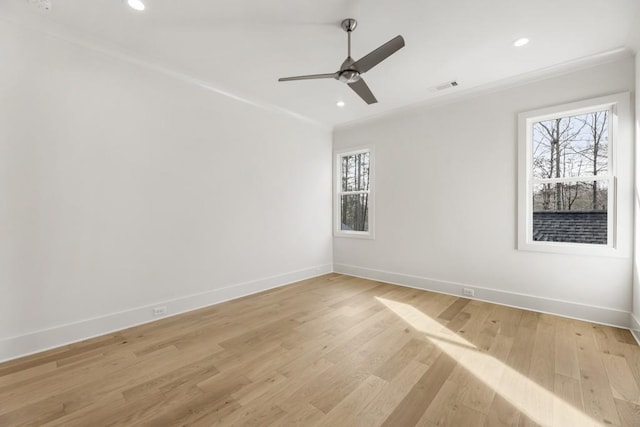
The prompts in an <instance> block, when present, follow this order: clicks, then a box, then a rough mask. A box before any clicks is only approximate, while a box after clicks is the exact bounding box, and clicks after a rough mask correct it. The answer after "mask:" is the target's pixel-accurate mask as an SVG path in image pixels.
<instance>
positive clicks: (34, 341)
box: [0, 264, 333, 362]
mask: <svg viewBox="0 0 640 427" xmlns="http://www.w3.org/2000/svg"><path fill="white" fill-rule="evenodd" d="M332 271H333V266H332V265H331V264H326V265H322V266H317V267H312V268H308V269H304V270H298V271H292V272H289V273H285V274H281V275H277V276H272V277H266V278H263V279H258V280H253V281H250V282H244V283H238V284H235V285H230V286H225V287H223V288H219V289H214V290H211V291H207V292H203V293H200V294H195V295H188V296H185V297H181V298H177V299H173V300H169V301H157V302H155V303H153V304H148V305H145V306H141V307H137V308H134V309H131V310H126V311H121V312H118V313H112V314H108V315H106V316H100V317H96V318H93V319H85V320H81V321H79V322H74V323H70V324H66V325H60V326H55V327H53V328H49V329H45V330H40V331H35V332H31V333H28V334H25V335H20V336H17V337H11V338H4V339H0V362H4V361H7V360H11V359H16V358H19V357H23V356H27V355H29V354H33V353H38V352H41V351H44V350H49V349H52V348H56V347H60V346H63V345H67V344H71V343H74V342H78V341H82V340H85V339H88V338H93V337H97V336H100V335H105V334H108V333H112V332H115V331H119V330H122V329H126V328H130V327H132V326H136V325H141V324H143V323H149V322H153V321H154V320H159V319H161V318H165V317H168V316H175V315H177V314H180V313H185V312H188V311H192V310H196V309H199V308H202V307H207V306H210V305H214V304H218V303H221V302H224V301H229V300H232V299H236V298H239V297H243V296H246V295H250V294H254V293H257V292H262V291H265V290H267V289H272V288H277V287H280V286H284V285H288V284H290V283H293V282H298V281H300V280H305V279H310V278H312V277H316V276H320V275H323V274H327V273H331V272H332ZM157 306H166V307H167V314H166V315H163V316H162V317H154V316H153V307H157Z"/></svg>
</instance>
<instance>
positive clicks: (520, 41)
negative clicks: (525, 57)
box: [513, 37, 529, 47]
mask: <svg viewBox="0 0 640 427" xmlns="http://www.w3.org/2000/svg"><path fill="white" fill-rule="evenodd" d="M527 43H529V39H528V38H526V37H522V38H520V39H518V40H516V41H514V42H513V45H514V46H515V47H521V46H524V45H525V44H527Z"/></svg>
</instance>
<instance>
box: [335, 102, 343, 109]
mask: <svg viewBox="0 0 640 427" xmlns="http://www.w3.org/2000/svg"><path fill="white" fill-rule="evenodd" d="M336 105H337V106H338V107H341V108H342V107H344V101H338V102H336Z"/></svg>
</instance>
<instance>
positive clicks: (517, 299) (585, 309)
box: [333, 264, 630, 329]
mask: <svg viewBox="0 0 640 427" xmlns="http://www.w3.org/2000/svg"><path fill="white" fill-rule="evenodd" d="M333 268H334V271H335V272H336V273H342V274H347V275H350V276H356V277H362V278H365V279H372V280H377V281H381V282H386V283H391V284H394V285H400V286H407V287H411V288H417V289H424V290H427V291H433V292H439V293H443V294H450V295H454V296H459V297H461V296H463V295H462V288H463V287H464V288H472V289H473V290H474V291H475V296H474V297H472V298H471V299H477V300H480V301H486V302H491V303H495V304H502V305H507V306H511V307H517V308H524V309H527V310H533V311H538V312H541V313H549V314H556V315H558V316H564V317H570V318H573V319H579V320H586V321H588V322H594V323H600V324H603V325H610V326H616V327H620V328H625V329H629V326H630V319H629V318H630V313H629V312H627V311H623V310H616V309H612V308H606V307H597V306H593V305H586V304H579V303H575V302H569V301H561V300H556V299H551V298H543V297H538V296H534V295H526V294H519V293H514V292H506V291H501V290H497V289H489V288H481V287H478V286H474V285H470V284H465V283H456V282H449V281H444V280H435V279H429V278H426V277H420V276H412V275H408V274H401V273H392V272H389V271H382V270H374V269H371V268H365V267H357V266H354V265H346V264H334V266H333ZM464 297H465V298H470V297H467V296H464Z"/></svg>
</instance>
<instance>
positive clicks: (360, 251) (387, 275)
mask: <svg viewBox="0 0 640 427" xmlns="http://www.w3.org/2000/svg"><path fill="white" fill-rule="evenodd" d="M633 88H634V64H633V58H631V57H624V58H622V59H618V60H617V61H615V62H612V63H607V64H601V65H598V66H594V67H591V68H587V69H583V70H581V71H577V72H573V73H570V74H565V75H558V76H556V77H553V78H548V79H546V80H540V81H536V82H530V83H528V84H523V85H521V86H519V87H512V88H508V89H503V90H501V91H496V92H492V93H485V94H483V95H477V96H475V97H473V98H466V99H463V100H459V101H457V102H452V103H450V104H446V105H444V104H440V105H436V106H426V105H425V106H421V107H416V108H414V109H410V110H405V111H402V112H401V113H399V114H396V115H394V116H392V117H388V118H384V119H380V120H376V121H368V122H362V123H358V124H355V125H351V126H346V127H342V128H338V129H337V130H335V131H334V150H340V149H344V148H346V147H350V146H362V145H366V144H373V145H374V146H375V153H376V164H375V171H376V188H375V196H376V230H375V235H376V239H375V240H361V239H349V238H343V237H336V238H334V268H335V269H336V271H340V272H345V273H350V274H355V275H360V276H365V277H370V278H376V279H379V280H386V281H391V282H395V283H400V284H406V285H410V286H416V287H422V288H427V289H434V290H438V291H441V292H449V293H453V294H456V295H460V294H461V291H462V287H463V286H471V287H474V288H475V291H476V294H475V295H476V297H477V298H480V299H486V300H490V301H496V302H501V303H505V304H511V305H515V306H521V307H528V308H531V309H535V310H540V311H548V312H553V313H558V314H563V315H567V316H573V317H579V318H584V319H590V320H593V321H598V322H603V323H611V324H618V325H621V326H628V325H629V312H630V311H631V280H632V279H631V277H632V274H631V271H632V260H631V254H632V238H631V237H632V236H631V234H632V233H631V230H632V212H633V208H632V184H633V183H632V162H633V161H632V158H631V156H630V155H626V156H624V155H622V156H621V158H620V159H618V160H619V163H618V167H619V169H618V172H619V187H618V196H619V201H620V202H619V203H620V204H619V208H620V209H619V217H618V219H619V222H618V226H619V227H620V234H619V238H620V240H619V247H620V249H621V252H622V253H623V254H624V256H623V257H591V256H573V255H572V256H567V255H559V254H547V253H533V252H524V251H518V250H516V249H515V248H516V236H517V215H516V212H517V210H516V209H517V206H516V202H517V169H516V165H517V114H518V113H519V112H522V111H528V110H533V109H538V108H542V107H547V106H552V105H557V104H562V103H567V102H571V101H577V100H582V99H587V98H591V97H596V96H602V95H607V94H612V93H617V92H625V91H632V90H633ZM626 130H627V132H628V133H629V134H630V132H631V123H630V119H629V118H627V121H626Z"/></svg>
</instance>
